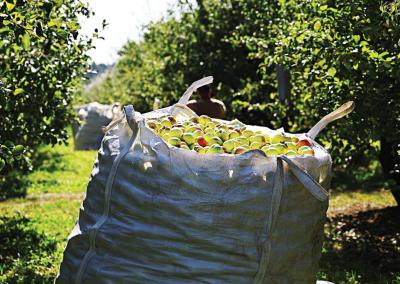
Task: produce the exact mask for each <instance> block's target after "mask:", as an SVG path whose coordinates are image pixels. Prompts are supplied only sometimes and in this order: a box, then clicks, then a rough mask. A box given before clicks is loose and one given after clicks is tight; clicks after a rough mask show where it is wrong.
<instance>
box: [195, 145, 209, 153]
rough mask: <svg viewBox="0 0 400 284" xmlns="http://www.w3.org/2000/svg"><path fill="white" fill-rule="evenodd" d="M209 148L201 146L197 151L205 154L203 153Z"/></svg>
mask: <svg viewBox="0 0 400 284" xmlns="http://www.w3.org/2000/svg"><path fill="white" fill-rule="evenodd" d="M209 148H210V147H209V146H206V147H203V148H201V149H199V151H198V152H197V153H199V154H205V153H207V151H208V149H209Z"/></svg>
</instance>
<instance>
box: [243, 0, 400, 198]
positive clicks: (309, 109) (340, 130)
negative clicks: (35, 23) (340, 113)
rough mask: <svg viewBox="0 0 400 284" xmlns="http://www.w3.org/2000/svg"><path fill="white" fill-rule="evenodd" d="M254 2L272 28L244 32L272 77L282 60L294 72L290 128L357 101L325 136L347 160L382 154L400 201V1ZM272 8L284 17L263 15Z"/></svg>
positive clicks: (255, 12) (253, 13)
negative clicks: (351, 101)
mask: <svg viewBox="0 0 400 284" xmlns="http://www.w3.org/2000/svg"><path fill="white" fill-rule="evenodd" d="M261 2H263V3H261ZM248 3H253V5H254V6H253V7H250V9H247V11H246V12H245V13H248V14H249V17H250V18H253V19H254V22H256V21H258V24H259V29H258V30H267V31H268V33H267V35H268V36H265V35H263V34H262V33H260V32H257V33H255V34H248V33H247V32H246V30H243V31H242V39H243V40H245V41H246V42H247V44H248V46H250V47H251V49H252V51H253V52H252V55H253V56H255V57H257V58H259V59H260V60H262V61H263V62H262V64H261V65H260V70H261V72H262V74H263V75H264V76H265V77H266V78H269V77H270V74H268V73H267V72H264V70H266V69H265V68H264V67H266V66H272V65H276V64H283V65H284V66H286V68H287V69H288V70H289V71H290V74H291V83H292V92H293V96H292V98H291V100H292V103H293V107H292V108H291V109H289V110H291V113H289V114H288V116H289V117H290V120H289V124H290V127H291V128H292V129H293V130H298V129H299V128H300V127H301V126H303V127H307V128H308V127H310V126H312V125H313V124H314V123H315V122H317V121H318V119H319V118H320V117H322V116H323V115H324V114H326V113H328V112H330V111H332V110H333V109H335V108H337V107H338V106H340V105H341V104H342V103H344V102H346V101H349V100H354V101H355V103H356V109H355V111H354V113H353V114H352V115H351V118H350V119H348V120H346V119H342V120H341V121H339V122H338V123H335V126H332V127H331V128H330V130H329V131H326V132H324V134H323V135H322V137H321V140H322V141H323V143H324V144H325V145H327V146H329V147H330V148H331V152H332V156H333V157H334V158H335V160H336V161H337V162H338V163H340V164H342V165H349V164H350V165H351V164H357V165H360V164H362V163H363V162H365V161H367V162H368V161H370V160H371V159H368V158H371V157H372V158H373V157H378V158H379V160H380V162H381V165H382V170H383V173H384V174H385V177H386V178H387V180H388V181H389V182H390V181H392V182H394V183H395V184H396V185H393V184H392V185H391V187H392V188H393V189H394V190H393V193H394V196H395V198H396V200H397V202H398V204H400V192H399V191H398V190H396V187H397V188H398V187H399V186H400V173H399V165H400V159H399V150H400V147H399V143H400V140H399V137H400V20H399V19H400V18H399V16H400V14H399V11H400V1H397V0H396V1H384V2H380V1H373V0H356V1H352V2H349V1H330V0H323V1H315V0H309V1H293V0H292V1H278V2H277V3H276V4H275V5H274V4H273V3H269V4H271V5H268V3H266V2H264V1H248ZM271 7H272V8H271ZM271 9H275V10H276V11H277V13H275V14H274V15H276V17H271V18H269V19H260V16H259V14H263V15H265V14H266V12H267V11H270V10H271ZM271 35H272V36H271ZM366 157H368V158H367V159H366Z"/></svg>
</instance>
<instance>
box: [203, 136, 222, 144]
mask: <svg viewBox="0 0 400 284" xmlns="http://www.w3.org/2000/svg"><path fill="white" fill-rule="evenodd" d="M207 142H208V141H207ZM222 143H223V141H222V139H221V138H219V137H218V136H213V137H212V138H211V139H210V141H209V144H210V145H212V144H218V145H222Z"/></svg>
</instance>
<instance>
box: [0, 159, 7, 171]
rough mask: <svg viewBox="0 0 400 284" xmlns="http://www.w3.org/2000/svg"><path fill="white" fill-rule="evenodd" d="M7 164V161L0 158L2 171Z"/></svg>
mask: <svg viewBox="0 0 400 284" xmlns="http://www.w3.org/2000/svg"><path fill="white" fill-rule="evenodd" d="M5 165H6V162H5V161H4V160H3V159H2V158H0V171H1V170H2V169H3V168H4V166H5Z"/></svg>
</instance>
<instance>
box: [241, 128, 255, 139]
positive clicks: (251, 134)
mask: <svg viewBox="0 0 400 284" xmlns="http://www.w3.org/2000/svg"><path fill="white" fill-rule="evenodd" d="M242 135H243V136H244V137H246V138H249V137H250V136H253V135H254V132H253V131H252V130H250V129H245V130H243V132H242Z"/></svg>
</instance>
